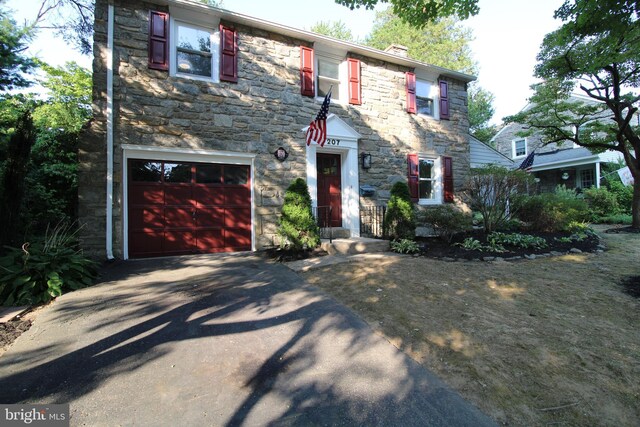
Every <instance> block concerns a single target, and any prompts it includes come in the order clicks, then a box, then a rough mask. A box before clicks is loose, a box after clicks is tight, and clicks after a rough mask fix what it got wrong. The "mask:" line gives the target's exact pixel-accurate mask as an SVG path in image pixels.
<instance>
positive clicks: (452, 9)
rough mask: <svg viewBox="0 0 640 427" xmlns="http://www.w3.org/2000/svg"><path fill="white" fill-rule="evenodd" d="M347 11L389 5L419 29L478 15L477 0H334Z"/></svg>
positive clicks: (394, 11) (399, 15) (404, 19)
mask: <svg viewBox="0 0 640 427" xmlns="http://www.w3.org/2000/svg"><path fill="white" fill-rule="evenodd" d="M336 3H338V4H341V5H344V6H347V7H348V8H349V9H351V10H353V9H359V8H360V7H364V8H365V9H369V10H370V9H373V8H374V7H375V6H376V4H378V3H391V10H392V11H393V13H394V14H395V15H397V16H398V17H400V18H401V19H402V20H403V21H404V22H406V23H408V24H411V25H412V26H414V27H417V28H421V27H423V26H424V25H426V24H427V23H428V22H431V21H435V20H436V19H438V18H446V17H449V16H455V17H458V18H460V19H467V18H468V17H470V16H473V15H477V14H478V11H479V9H478V0H336Z"/></svg>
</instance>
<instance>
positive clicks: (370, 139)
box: [79, 0, 469, 257]
mask: <svg viewBox="0 0 640 427" xmlns="http://www.w3.org/2000/svg"><path fill="white" fill-rule="evenodd" d="M165 4H166V3H165ZM114 6H115V7H114V11H115V20H114V49H113V64H114V65H113V72H114V78H113V94H114V95H113V113H114V114H113V117H114V119H113V141H114V167H113V170H114V174H113V185H114V191H113V197H114V199H113V248H114V254H115V256H116V257H122V256H123V254H122V248H123V239H124V230H125V224H124V219H123V209H124V206H123V187H124V186H125V184H126V183H124V182H123V175H122V171H123V155H122V145H123V144H131V145H137V146H154V147H172V148H182V149H193V150H198V149H202V150H221V151H228V152H238V153H253V154H255V160H254V170H253V173H254V175H253V183H252V184H253V190H254V220H255V224H254V233H255V238H256V239H255V240H256V247H257V248H261V247H266V246H270V245H272V244H274V237H275V232H276V222H277V218H278V216H279V213H280V210H281V206H282V202H283V195H284V191H285V189H286V188H287V186H288V185H289V184H290V183H291V181H292V180H293V179H295V178H297V177H302V178H305V177H306V170H307V165H306V160H305V152H306V148H307V147H306V145H305V140H304V132H303V131H302V129H303V128H304V127H305V126H307V125H308V124H309V122H310V121H311V120H312V119H313V118H314V117H315V115H316V114H317V112H318V110H319V107H320V102H319V101H318V100H316V99H313V98H308V97H303V96H301V94H300V46H301V45H307V46H311V45H312V44H313V40H308V39H303V38H295V37H291V36H286V35H282V34H279V33H276V32H270V31H266V30H264V29H258V28H253V27H249V26H246V25H242V24H239V23H237V22H230V21H229V22H226V21H224V19H225V17H224V16H223V18H222V19H223V21H222V22H224V23H226V24H228V25H231V26H233V27H234V28H235V29H236V30H237V34H238V83H236V84H234V83H227V82H219V83H212V82H206V81H200V80H195V79H186V78H181V77H175V76H171V75H170V74H169V73H168V72H163V71H155V70H150V69H149V68H148V67H147V58H148V53H147V49H148V27H149V11H150V10H160V11H162V10H167V9H166V6H160V5H157V4H153V3H152V2H144V1H138V0H131V1H118V0H116V1H115V2H114ZM95 17H96V22H95V36H94V54H95V59H94V64H93V67H94V92H93V95H94V117H95V118H94V120H93V123H92V126H91V129H90V130H89V131H88V132H87V134H86V136H85V138H84V140H83V143H82V145H81V147H80V151H79V158H80V162H81V167H80V189H79V193H80V210H79V214H80V218H81V221H82V222H84V223H85V224H86V225H85V228H84V231H83V233H84V234H83V245H84V247H85V248H86V250H87V251H89V252H90V253H93V254H94V255H96V256H99V257H102V256H104V254H105V250H104V247H105V224H106V213H105V212H106V206H107V201H106V196H105V188H106V178H105V177H106V174H107V164H106V156H105V153H106V138H107V136H106V129H107V114H106V112H107V101H106V93H107V81H106V73H107V2H106V1H105V0H98V1H97V3H96V11H95ZM274 31H275V30H274ZM348 56H349V57H353V58H357V59H359V60H360V61H361V90H362V105H347V104H341V103H332V105H331V107H330V112H331V113H333V114H335V115H337V116H338V117H339V118H340V119H342V120H343V121H344V122H345V123H347V124H348V125H349V126H351V127H352V128H353V129H354V130H356V131H357V132H358V133H359V134H360V135H362V137H361V138H360V140H359V141H358V143H359V146H358V149H359V152H367V153H370V154H371V155H372V159H373V163H372V167H371V169H369V170H362V169H360V170H359V176H360V183H361V184H368V185H371V186H373V187H374V188H375V189H376V193H375V196H374V197H371V198H361V203H363V204H376V203H382V202H384V201H385V200H386V199H387V198H388V197H389V190H390V188H391V186H392V185H393V184H394V183H395V182H396V181H399V180H405V181H406V179H407V177H406V173H407V172H406V170H407V163H406V155H407V153H409V152H419V153H425V154H432V155H437V156H444V155H446V156H450V157H452V159H453V168H454V185H455V189H456V191H458V190H459V189H460V187H461V186H462V184H463V182H464V180H465V178H466V176H467V174H468V172H469V140H468V128H469V123H468V118H467V92H466V82H464V81H461V80H456V79H454V78H451V77H446V80H447V81H448V82H449V104H450V120H436V119H433V118H428V117H423V116H420V115H414V114H408V113H407V112H406V111H405V102H406V101H405V72H406V71H412V69H411V68H409V67H407V66H403V65H397V64H394V63H391V62H385V61H383V60H380V59H374V58H369V57H367V56H363V55H361V54H356V53H349V54H348ZM280 146H282V147H284V148H285V149H286V150H287V151H288V152H289V157H288V158H287V160H286V161H284V162H279V161H278V160H276V159H275V158H274V156H273V152H274V151H275V150H276V149H277V148H278V147H280Z"/></svg>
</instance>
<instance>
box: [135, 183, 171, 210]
mask: <svg viewBox="0 0 640 427" xmlns="http://www.w3.org/2000/svg"><path fill="white" fill-rule="evenodd" d="M129 199H130V200H132V201H135V203H136V204H138V205H163V204H164V189H163V188H162V187H161V186H159V185H158V184H150V185H144V184H136V185H132V186H130V187H129Z"/></svg>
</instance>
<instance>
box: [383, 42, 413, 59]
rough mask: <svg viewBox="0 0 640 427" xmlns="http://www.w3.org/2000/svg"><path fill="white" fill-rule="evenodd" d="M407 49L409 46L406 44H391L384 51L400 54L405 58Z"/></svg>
mask: <svg viewBox="0 0 640 427" xmlns="http://www.w3.org/2000/svg"><path fill="white" fill-rule="evenodd" d="M407 50H409V48H408V47H406V46H402V45H401V44H392V45H391V46H389V47H388V48H386V49H385V50H384V51H385V52H388V53H390V54H392V55H397V56H402V57H403V58H406V57H407V56H408V55H407Z"/></svg>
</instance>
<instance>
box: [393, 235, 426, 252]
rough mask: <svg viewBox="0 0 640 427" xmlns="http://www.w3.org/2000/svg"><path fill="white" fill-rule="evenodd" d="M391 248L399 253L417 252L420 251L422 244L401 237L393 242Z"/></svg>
mask: <svg viewBox="0 0 640 427" xmlns="http://www.w3.org/2000/svg"><path fill="white" fill-rule="evenodd" d="M391 250H392V251H393V252H397V253H399V254H409V255H410V254H417V253H419V252H420V246H418V244H417V243H416V242H414V241H413V240H410V239H400V240H394V241H392V242H391Z"/></svg>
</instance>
